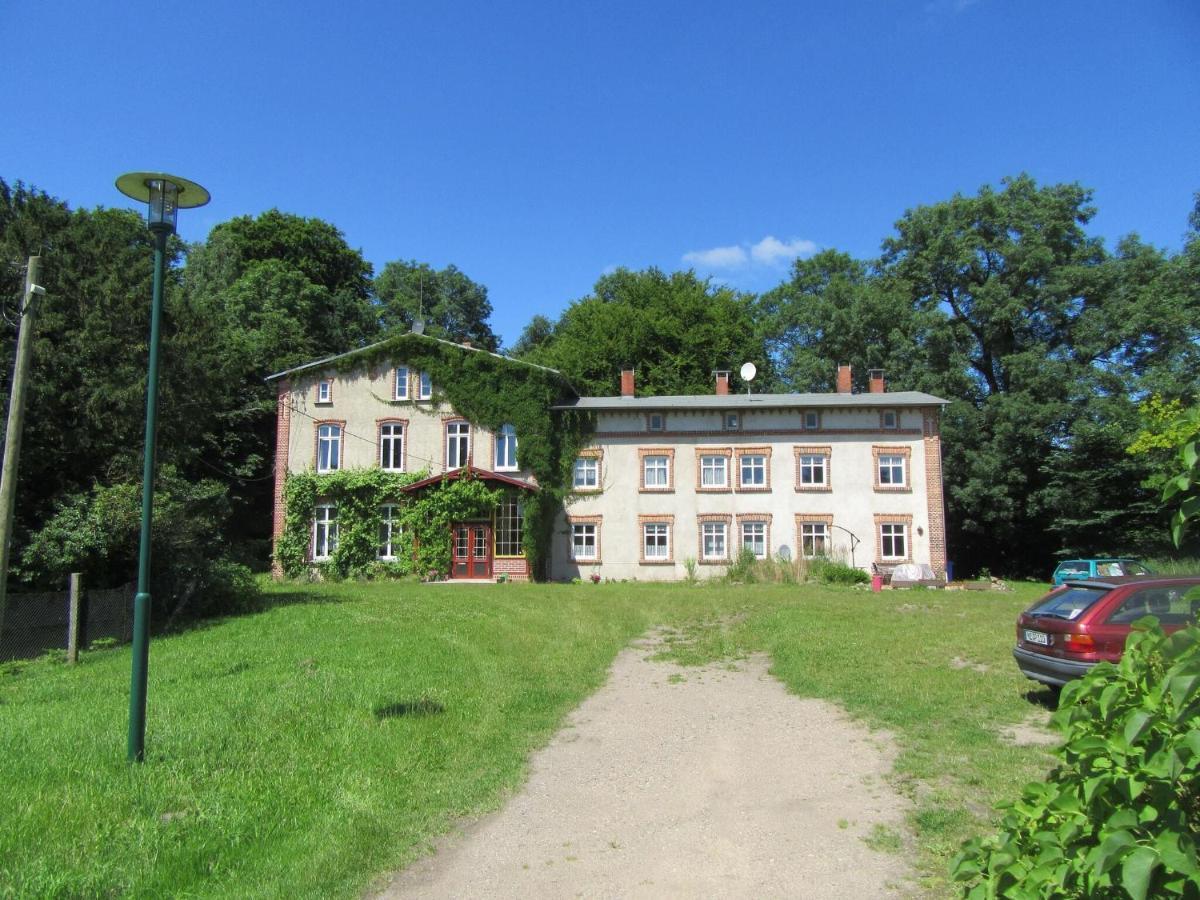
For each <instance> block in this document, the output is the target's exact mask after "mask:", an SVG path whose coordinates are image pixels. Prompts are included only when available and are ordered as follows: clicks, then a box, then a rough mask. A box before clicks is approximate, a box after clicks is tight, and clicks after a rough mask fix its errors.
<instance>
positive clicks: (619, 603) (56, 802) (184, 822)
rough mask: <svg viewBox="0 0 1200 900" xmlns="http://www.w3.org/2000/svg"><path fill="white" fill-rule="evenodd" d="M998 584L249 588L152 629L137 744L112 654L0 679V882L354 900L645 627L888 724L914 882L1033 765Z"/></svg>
mask: <svg viewBox="0 0 1200 900" xmlns="http://www.w3.org/2000/svg"><path fill="white" fill-rule="evenodd" d="M1039 589H1040V586H1036V585H1034V586H1027V587H1023V588H1020V589H1019V590H1018V592H1016V593H1015V594H991V593H980V592H962V593H953V594H952V593H942V592H933V591H926V592H901V591H895V592H885V593H883V594H871V593H869V592H866V591H863V590H861V589H854V588H840V587H815V586H796V585H774V584H771V585H750V586H739V587H730V586H727V585H719V584H713V583H701V584H698V585H695V586H688V585H665V586H655V585H648V584H602V585H590V584H585V585H578V586H565V585H529V586H524V585H507V586H503V587H496V588H487V587H483V588H481V587H476V586H419V585H407V584H366V585H359V584H342V585H313V586H306V587H303V588H301V587H296V586H285V587H271V588H268V593H269V595H270V597H271V598H273V599H274V600H275V601H276V602H277V604H278V605H276V606H274V607H272V608H270V609H268V610H266V611H264V612H260V613H257V614H254V615H248V616H243V617H240V618H237V619H231V620H227V621H223V622H218V623H214V624H212V625H210V626H208V627H205V628H199V629H196V630H194V631H191V632H188V633H185V634H180V635H176V636H172V637H166V638H160V639H155V640H154V641H153V642H152V645H151V656H150V688H149V708H148V718H147V721H148V730H147V739H146V748H147V760H146V762H145V763H144V764H143V765H140V766H130V765H128V764H127V763H126V762H125V737H126V728H127V713H128V698H129V653H128V650H126V649H110V650H104V651H101V652H93V653H88V654H85V655H84V657H83V660H82V662H81V663H80V664H79V665H77V666H75V667H67V666H65V665H63V664H62V663H60V662H54V661H51V660H39V661H36V662H33V663H30V664H28V665H24V666H14V667H10V668H9V669H8V670H7V671H5V672H4V673H0V809H2V810H3V811H4V821H5V827H4V828H3V829H0V895H2V896H8V895H12V896H19V897H74V896H111V895H138V896H189V897H193V896H194V897H214V896H220V897H224V896H237V897H276V896H280V895H285V894H286V895H288V896H313V897H329V896H353V895H355V894H357V893H359V892H361V891H362V889H363V888H364V887H365V886H366V884H367V883H368V882H369V881H370V879H371V878H372V877H373V876H376V875H378V874H379V873H384V872H387V871H389V870H391V869H393V868H397V867H400V866H403V865H404V864H406V863H408V862H410V861H411V860H412V859H414V858H415V857H416V856H418V855H419V854H421V853H423V852H425V850H426V848H427V847H428V846H429V844H430V842H431V841H432V840H433V839H434V838H436V837H437V836H438V835H439V834H441V833H443V832H444V831H446V830H447V829H448V828H449V827H451V826H452V825H453V824H454V823H455V822H456V821H458V820H459V819H461V818H463V817H471V816H476V815H478V814H480V813H482V812H484V811H487V810H489V809H493V808H496V807H497V806H498V805H499V804H500V803H502V802H503V800H504V798H505V797H506V796H507V795H508V793H509V792H511V791H512V790H513V789H515V788H516V787H518V786H519V785H520V783H521V782H522V780H523V779H524V776H525V772H526V765H527V762H528V759H529V755H530V753H531V752H532V751H533V750H534V749H536V748H537V747H539V746H542V745H543V744H544V743H545V742H546V741H547V740H548V739H549V737H550V736H551V735H552V734H553V733H554V731H555V730H556V729H557V728H558V727H559V726H560V724H561V723H562V721H563V718H564V716H565V715H566V714H567V713H568V712H569V711H570V710H571V709H572V708H573V707H575V706H576V705H577V704H578V703H579V702H580V701H581V700H582V699H583V698H584V697H586V696H587V695H588V694H590V693H591V692H593V691H594V690H595V689H596V688H597V687H599V685H600V684H601V683H602V682H603V680H604V677H605V673H606V670H607V668H608V666H609V665H610V663H611V662H612V659H613V657H614V656H615V655H616V653H617V652H618V651H619V650H620V649H621V648H622V647H623V646H625V645H626V644H627V643H628V642H629V641H630V640H631V639H632V638H633V637H635V636H636V635H639V634H641V633H643V632H645V631H646V630H648V629H649V628H650V627H651V626H654V625H666V626H670V627H671V628H673V629H674V631H673V632H671V633H670V634H669V637H668V649H667V650H666V651H665V652H666V654H667V655H669V656H671V657H672V658H676V659H679V660H681V661H684V662H689V663H699V662H703V661H706V660H712V659H733V658H737V657H738V656H740V655H744V654H746V653H750V652H755V651H760V650H765V651H767V652H769V653H770V654H771V655H772V657H773V668H774V671H775V672H776V674H777V675H778V676H779V677H780V678H782V679H783V680H784V681H785V682H786V683H787V684H788V686H789V687H790V688H791V689H792V690H794V691H796V692H797V693H799V694H802V695H805V696H816V697H824V698H828V699H831V700H834V701H836V702H838V703H839V704H841V705H842V706H843V707H845V708H846V709H847V710H848V711H849V712H850V713H852V714H853V715H855V716H857V717H859V718H861V719H863V720H865V721H866V722H868V723H869V724H871V725H873V726H877V727H881V728H886V729H887V730H888V731H890V732H891V733H892V734H893V735H894V737H895V740H896V742H897V743H898V745H899V747H900V755H899V758H898V761H897V768H896V776H895V778H896V781H897V784H898V785H899V786H900V787H901V789H902V790H904V791H905V792H906V793H907V794H908V795H909V796H911V797H912V799H913V801H914V812H913V816H912V821H911V825H912V827H913V829H914V831H915V834H916V846H917V847H918V850H919V853H920V859H919V861H918V862H919V864H920V866H921V867H922V869H923V870H924V871H925V872H926V873H928V875H929V879H930V880H929V885H930V887H931V888H932V889H934V890H939V891H940V890H942V888H943V886H944V875H945V869H946V862H947V861H948V860H949V859H950V858H951V857H952V856H953V855H954V853H955V852H956V851H957V848H958V844H959V842H960V841H961V840H962V839H963V838H965V837H967V836H969V835H970V834H973V833H976V832H979V831H981V830H983V829H985V828H986V826H987V825H988V824H989V823H990V822H992V821H994V817H993V815H992V813H991V811H990V807H991V805H992V803H994V802H995V801H996V800H999V799H1003V798H1009V797H1012V796H1014V795H1015V794H1016V793H1017V791H1018V790H1019V788H1020V785H1021V784H1023V783H1024V782H1025V781H1026V780H1029V779H1031V778H1035V777H1039V776H1040V775H1041V774H1043V773H1044V771H1045V768H1046V759H1047V757H1046V755H1045V753H1044V750H1042V749H1040V748H1036V747H1034V748H1026V747H1014V746H1011V745H1010V744H1008V743H1006V742H1005V741H1004V740H1003V739H1002V738H1001V737H1000V735H999V731H1000V729H1001V728H1002V727H1003V726H1005V725H1012V724H1016V723H1020V722H1022V721H1023V720H1025V719H1026V718H1027V717H1028V716H1029V715H1030V713H1031V712H1038V711H1039V710H1040V707H1038V706H1037V705H1036V703H1033V702H1031V701H1030V699H1029V698H1028V697H1027V694H1028V692H1029V691H1030V688H1031V685H1032V683H1031V682H1026V681H1025V680H1024V679H1023V678H1021V676H1020V675H1019V674H1018V673H1017V671H1016V668H1015V666H1014V665H1013V663H1012V660H1011V657H1010V656H1009V651H1010V648H1011V644H1012V639H1013V622H1014V620H1015V616H1016V612H1017V610H1018V609H1019V608H1021V607H1022V606H1023V605H1025V604H1026V603H1027V602H1028V601H1029V600H1030V599H1031V597H1032V596H1033V595H1034V594H1035V593H1036V592H1037V590H1039Z"/></svg>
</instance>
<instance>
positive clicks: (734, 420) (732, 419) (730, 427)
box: [723, 412, 742, 431]
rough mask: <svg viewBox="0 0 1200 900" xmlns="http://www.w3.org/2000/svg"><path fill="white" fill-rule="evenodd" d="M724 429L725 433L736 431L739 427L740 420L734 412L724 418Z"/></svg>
mask: <svg viewBox="0 0 1200 900" xmlns="http://www.w3.org/2000/svg"><path fill="white" fill-rule="evenodd" d="M723 421H724V427H725V430H726V431H737V430H738V428H740V427H741V424H742V419H741V416H739V415H738V414H737V413H735V412H727V413H725V416H724V419H723Z"/></svg>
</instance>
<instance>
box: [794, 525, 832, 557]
mask: <svg viewBox="0 0 1200 900" xmlns="http://www.w3.org/2000/svg"><path fill="white" fill-rule="evenodd" d="M800 552H801V553H802V554H803V555H804V558H805V559H815V558H816V557H818V556H828V555H829V526H828V525H827V524H825V523H824V522H802V523H801V524H800Z"/></svg>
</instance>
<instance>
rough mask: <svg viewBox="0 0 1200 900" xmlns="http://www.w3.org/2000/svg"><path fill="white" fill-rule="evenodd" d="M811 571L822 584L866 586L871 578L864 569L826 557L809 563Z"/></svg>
mask: <svg viewBox="0 0 1200 900" xmlns="http://www.w3.org/2000/svg"><path fill="white" fill-rule="evenodd" d="M809 571H810V572H811V573H812V575H813V577H814V578H816V579H817V581H819V582H821V584H866V583H867V582H868V581H870V576H868V575H867V573H866V572H864V571H863V570H862V569H858V568H855V567H854V566H848V565H846V564H845V563H844V562H841V561H840V560H836V559H826V558H825V557H818V558H816V559H814V560H813V561H812V562H811V563H809Z"/></svg>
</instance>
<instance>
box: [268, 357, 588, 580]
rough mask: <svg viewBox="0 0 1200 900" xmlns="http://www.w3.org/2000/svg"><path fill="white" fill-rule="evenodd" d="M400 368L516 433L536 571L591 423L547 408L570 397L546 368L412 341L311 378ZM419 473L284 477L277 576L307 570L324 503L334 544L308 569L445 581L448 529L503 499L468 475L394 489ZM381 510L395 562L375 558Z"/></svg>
mask: <svg viewBox="0 0 1200 900" xmlns="http://www.w3.org/2000/svg"><path fill="white" fill-rule="evenodd" d="M399 364H403V365H407V366H408V367H409V368H410V370H417V371H423V372H428V373H429V374H430V378H431V381H432V382H433V390H434V396H433V398H432V400H433V403H434V404H436V403H438V402H444V403H447V404H449V405H450V406H451V407H453V409H454V411H455V412H456V413H458V414H459V415H461V416H463V417H465V418H466V419H468V420H469V421H471V422H473V423H474V424H476V425H479V426H482V427H484V428H487V429H489V430H491V431H493V432H495V431H497V430H499V428H500V427H501V426H502V425H505V424H511V425H512V426H513V427H514V428H515V429H516V432H517V436H518V440H519V449H518V457H519V459H520V463H521V468H522V469H524V470H527V471H529V472H530V473H532V475H533V476H534V478H535V479H536V480H537V483H538V485H539V488H540V489H539V490H538V491H536V492H532V493H522V496H521V498H520V499H521V502H522V507H523V510H524V527H523V537H524V547H525V555H526V558H527V559H528V561H529V566H530V571H531V572H532V573H535V574H537V573H540V572H543V571H544V566H545V561H546V559H547V555H548V549H549V543H550V538H551V531H552V529H553V525H554V519H555V515H556V513H557V512H558V510H559V509H560V508H561V506H562V502H563V499H564V497H565V496H566V495H567V493H568V492H569V491H570V485H571V477H572V466H573V464H574V461H575V457H576V456H577V455H578V453H579V450H580V449H581V448H582V447H583V446H585V445H586V443H587V441H588V438H589V437H590V434H591V431H592V427H593V423H592V419H591V417H590V416H588V415H586V414H584V413H580V412H577V411H574V410H559V411H557V412H556V411H554V410H553V409H552V407H554V406H556V405H558V404H562V403H564V402H566V401H569V400H570V399H571V398H573V397H574V396H575V394H574V391H573V389H572V388H571V386H570V384H569V383H568V382H567V381H566V379H565V378H563V376H562V375H560V374H558V373H556V372H553V371H551V370H549V369H544V368H541V367H538V366H530V365H528V364H524V363H520V362H516V361H513V360H508V359H504V358H501V357H498V356H495V355H493V354H491V353H486V352H483V351H474V350H471V349H468V348H464V347H460V346H458V345H454V344H448V343H446V342H443V341H439V340H436V339H434V338H430V337H426V336H422V335H416V334H405V335H400V336H398V337H395V338H391V339H389V340H387V341H384V342H382V343H380V344H376V345H374V346H372V347H368V348H365V349H364V350H362V351H360V352H357V353H353V354H349V355H347V356H345V357H342V358H341V359H336V360H333V361H331V362H330V363H328V364H326V365H323V366H322V367H321V368H320V369H316V368H314V369H313V370H312V372H311V374H312V377H317V376H318V375H320V374H324V373H327V372H329V371H330V370H333V371H338V372H343V373H350V372H356V371H362V370H369V369H371V368H377V367H379V366H383V365H386V366H389V367H390V366H392V365H399ZM300 377H304V376H300ZM389 400H390V398H389ZM409 403H410V404H412V405H413V407H414V410H424V409H426V408H428V405H427V404H426V403H424V402H423V403H421V404H419V405H418V404H417V403H416V402H415V400H414V401H409ZM427 474H428V473H418V474H396V473H389V472H384V471H382V470H380V469H374V468H372V469H349V470H341V471H338V472H332V473H329V474H322V475H316V474H315V473H312V472H305V473H291V474H289V476H288V479H287V485H286V489H285V495H284V500H285V504H286V513H285V525H284V534H283V536H282V538H281V539H280V541H279V543H278V549H277V558H278V561H279V563H280V565H281V567H282V568H283V571H284V574H286V575H288V576H290V577H298V576H301V575H303V574H305V573H306V572H308V571H309V569H310V568H311V567H313V564H312V563H310V562H309V561H308V559H309V551H310V545H311V542H312V515H313V508H314V506H315V505H316V504H318V503H321V502H329V503H334V504H336V505H337V521H338V541H337V547H336V549H335V550H334V551H333V553H332V554H331V556H330V559H329V560H328V561H326V562H322V563H319V564H316V566H315V567H316V568H317V569H318V570H319V571H320V572H321V573H322V574H323V575H325V576H329V577H343V578H344V577H355V576H361V575H374V574H378V575H406V574H417V575H419V576H421V577H422V578H428V577H430V576H431V575H433V576H435V577H444V576H445V575H446V574H447V573H448V572H449V569H450V541H449V526H450V522H451V521H454V520H457V519H467V518H474V517H477V516H481V515H487V514H489V513H490V512H491V510H492V509H494V508H495V506H496V504H497V503H498V502H499V500H500V499H501V497H502V496H503V493H504V492H503V491H502V490H498V489H495V488H489V487H488V486H487V485H486V484H485V483H484V482H482V481H479V480H478V479H472V478H467V477H464V478H458V479H446V480H444V481H443V482H441V483H440V484H438V485H431V486H430V487H428V488H426V489H424V490H422V491H421V492H420V495H419V496H413V495H410V494H406V493H404V492H403V491H402V488H403V487H405V486H406V485H408V484H411V483H413V482H414V481H416V480H418V479H420V478H422V477H425V476H426V475H427ZM385 504H392V505H396V506H397V507H398V509H397V514H398V517H399V518H398V521H399V523H400V524H401V526H402V535H401V538H400V543H399V545H398V549H396V561H395V562H381V561H380V560H378V558H377V557H378V549H379V525H380V507H382V506H383V505H385Z"/></svg>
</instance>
